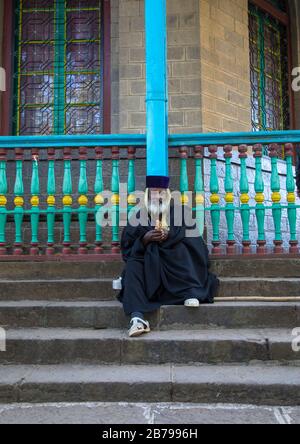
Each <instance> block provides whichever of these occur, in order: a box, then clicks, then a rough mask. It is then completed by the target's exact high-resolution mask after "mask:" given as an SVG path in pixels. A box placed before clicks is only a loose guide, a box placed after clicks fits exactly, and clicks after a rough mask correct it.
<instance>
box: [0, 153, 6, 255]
mask: <svg viewBox="0 0 300 444" xmlns="http://www.w3.org/2000/svg"><path fill="white" fill-rule="evenodd" d="M6 195H7V178H6V150H5V149H0V256H2V255H5V254H7V247H6V221H7V210H6V204H7V198H6Z"/></svg>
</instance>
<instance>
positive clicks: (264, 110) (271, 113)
mask: <svg viewBox="0 0 300 444" xmlns="http://www.w3.org/2000/svg"><path fill="white" fill-rule="evenodd" d="M274 1H275V0H274ZM277 1H278V0H277ZM282 5H283V2H282ZM249 31H250V76H251V78H250V80H251V105H252V128H253V130H254V131H271V130H286V129H289V127H290V113H289V84H288V40H287V39H288V35H287V29H286V27H285V26H284V25H283V24H281V23H280V22H279V21H278V20H276V19H275V18H273V17H271V16H270V15H269V14H267V13H265V12H264V11H262V10H261V9H259V8H258V7H257V6H254V5H252V3H250V14H249Z"/></svg>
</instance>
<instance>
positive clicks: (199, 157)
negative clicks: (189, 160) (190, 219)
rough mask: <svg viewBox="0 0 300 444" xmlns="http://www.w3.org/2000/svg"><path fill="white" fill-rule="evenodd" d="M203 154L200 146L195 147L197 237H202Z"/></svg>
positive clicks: (203, 204) (203, 219) (203, 215)
mask: <svg viewBox="0 0 300 444" xmlns="http://www.w3.org/2000/svg"><path fill="white" fill-rule="evenodd" d="M203 154H204V148H203V147H202V146H195V148H194V158H195V185H194V191H195V201H196V223H197V228H198V231H199V235H200V236H203V233H204V221H205V211H204V206H205V199H204V181H203Z"/></svg>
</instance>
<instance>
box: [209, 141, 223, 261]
mask: <svg viewBox="0 0 300 444" xmlns="http://www.w3.org/2000/svg"><path fill="white" fill-rule="evenodd" d="M208 150H209V152H210V156H209V158H210V184H209V188H210V193H211V196H210V202H211V207H210V217H211V223H212V230H213V240H212V244H213V249H212V254H215V255H216V254H220V253H221V249H220V243H221V242H220V216H221V214H220V213H221V208H220V205H219V203H220V196H219V191H220V189H219V179H218V172H217V158H218V147H217V146H215V145H213V146H210V147H209V148H208Z"/></svg>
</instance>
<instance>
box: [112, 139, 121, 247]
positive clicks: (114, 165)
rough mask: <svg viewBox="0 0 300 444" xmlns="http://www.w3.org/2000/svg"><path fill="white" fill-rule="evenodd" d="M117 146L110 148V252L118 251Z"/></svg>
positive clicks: (118, 186) (118, 183)
mask: <svg viewBox="0 0 300 444" xmlns="http://www.w3.org/2000/svg"><path fill="white" fill-rule="evenodd" d="M119 190H120V180H119V148H118V147H116V146H114V147H113V148H112V178H111V191H112V193H113V195H112V198H111V203H112V208H111V216H112V253H119V251H120V249H119V202H120V197H119Z"/></svg>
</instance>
